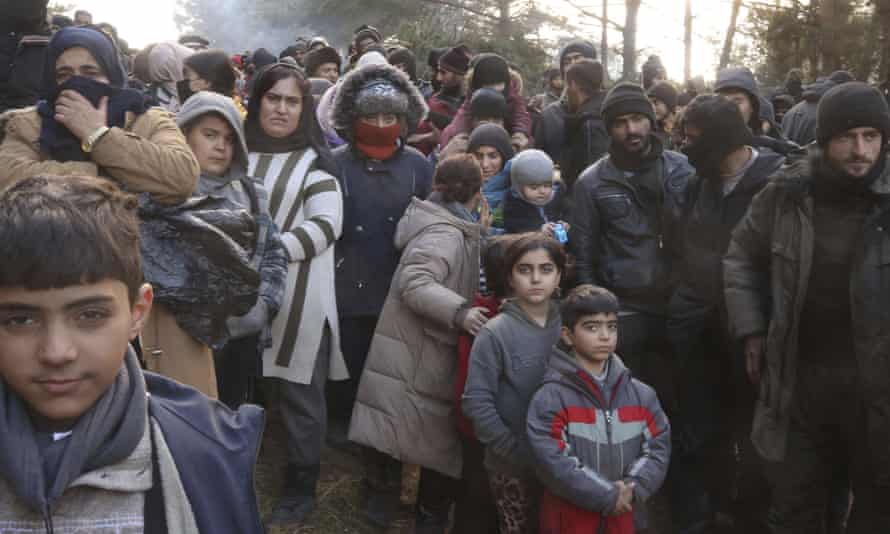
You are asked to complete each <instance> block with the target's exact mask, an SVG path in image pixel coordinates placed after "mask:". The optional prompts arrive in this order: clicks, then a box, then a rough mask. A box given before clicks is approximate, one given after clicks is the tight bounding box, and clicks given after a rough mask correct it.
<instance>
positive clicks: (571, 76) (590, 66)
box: [566, 58, 603, 95]
mask: <svg viewBox="0 0 890 534" xmlns="http://www.w3.org/2000/svg"><path fill="white" fill-rule="evenodd" d="M569 82H575V83H576V84H578V87H580V88H581V90H582V91H584V94H586V95H592V94H594V93H596V92H597V91H599V90H600V89H602V88H603V64H602V63H600V62H599V61H595V60H593V59H588V58H584V59H580V60H578V61H576V62H574V63H572V64H571V65H569V68H567V69H566V85H568V83H569Z"/></svg>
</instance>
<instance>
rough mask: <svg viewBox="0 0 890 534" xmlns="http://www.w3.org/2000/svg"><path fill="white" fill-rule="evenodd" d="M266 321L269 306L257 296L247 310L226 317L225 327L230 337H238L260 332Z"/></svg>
mask: <svg viewBox="0 0 890 534" xmlns="http://www.w3.org/2000/svg"><path fill="white" fill-rule="evenodd" d="M268 321H269V307H268V306H267V305H266V301H265V300H263V299H262V298H259V299H257V302H256V304H254V305H253V308H251V309H250V311H249V312H247V313H245V314H244V315H238V316H232V317H229V318H228V319H226V328H228V330H229V337H230V338H232V339H239V338H242V337H247V336H251V335H253V334H258V333H260V332H262V331H263V328H265V327H266V323H267V322H268Z"/></svg>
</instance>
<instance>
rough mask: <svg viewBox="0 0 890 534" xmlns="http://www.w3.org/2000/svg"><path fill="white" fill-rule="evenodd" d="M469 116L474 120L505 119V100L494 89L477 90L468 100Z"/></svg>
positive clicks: (501, 94)
mask: <svg viewBox="0 0 890 534" xmlns="http://www.w3.org/2000/svg"><path fill="white" fill-rule="evenodd" d="M470 116H471V117H473V118H474V119H488V118H498V119H504V120H506V119H507V99H505V98H504V95H503V93H499V92H497V91H495V90H494V89H485V88H483V89H479V90H477V91H476V92H475V93H473V98H471V99H470Z"/></svg>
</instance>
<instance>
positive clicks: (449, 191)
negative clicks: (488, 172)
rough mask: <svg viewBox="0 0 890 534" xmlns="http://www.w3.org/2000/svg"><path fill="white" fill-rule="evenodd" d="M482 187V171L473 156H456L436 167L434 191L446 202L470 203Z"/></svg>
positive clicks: (446, 159)
mask: <svg viewBox="0 0 890 534" xmlns="http://www.w3.org/2000/svg"><path fill="white" fill-rule="evenodd" d="M481 187H482V169H481V168H480V167H479V163H478V162H477V161H476V158H474V157H473V156H472V155H471V154H456V155H454V156H450V157H448V158H445V159H444V160H442V161H441V162H439V165H437V166H436V174H435V175H434V176H433V189H435V190H436V191H437V192H439V193H441V194H442V199H443V200H445V202H460V203H461V204H463V203H465V202H468V201H469V200H470V199H471V198H473V195H475V194H476V193H478V192H479V189H480V188H481Z"/></svg>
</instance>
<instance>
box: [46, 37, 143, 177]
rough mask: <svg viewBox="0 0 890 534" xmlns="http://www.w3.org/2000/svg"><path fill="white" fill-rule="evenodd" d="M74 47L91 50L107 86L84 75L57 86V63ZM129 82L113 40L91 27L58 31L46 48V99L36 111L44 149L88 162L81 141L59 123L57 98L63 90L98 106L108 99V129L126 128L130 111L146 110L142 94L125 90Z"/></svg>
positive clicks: (56, 157)
mask: <svg viewBox="0 0 890 534" xmlns="http://www.w3.org/2000/svg"><path fill="white" fill-rule="evenodd" d="M75 47H82V48H86V49H87V50H89V52H90V54H91V55H92V56H93V58H94V59H95V60H96V62H97V63H98V64H99V67H100V68H101V69H102V72H103V73H104V74H105V76H106V77H107V78H108V83H107V84H106V83H101V82H97V81H95V80H91V79H89V78H84V77H82V76H73V77H72V78H71V79H69V80H68V81H66V82H65V83H63V84H62V85H59V84H58V83H56V62H57V61H58V59H59V57H60V56H61V55H62V54H63V53H65V51H66V50H68V49H71V48H75ZM126 81H127V72H126V70H124V66H123V65H122V64H121V62H120V59H119V56H118V53H117V49H116V48H115V45H114V43H113V42H112V40H111V38H109V37H108V36H107V35H105V34H104V33H102V32H99V31H97V30H93V29H90V28H75V27H69V28H63V29H62V30H59V32H57V33H56V34H55V36H53V38H52V39H51V40H50V42H49V45H48V47H47V53H46V66H45V68H44V72H43V83H42V87H41V94H42V96H43V100H41V101H40V102H38V104H37V112H38V113H39V114H40V117H41V119H42V122H41V128H40V146H41V148H43V149H44V150H45V151H46V152H48V153H49V155H50V156H51V157H52V158H53V159H54V160H56V161H88V160H89V157H88V156H87V154H85V153H84V152H83V151H82V150H81V148H80V145H81V143H80V140H79V139H78V138H77V137H75V136H74V134H72V133H71V132H70V131H69V130H68V128H66V127H65V126H64V125H62V124H60V123H58V122H56V120H55V115H56V99H57V98H58V97H59V94H61V92H62V91H65V90H68V89H70V90H73V91H76V92H78V93H80V94H81V95H83V96H84V97H85V98H86V99H87V100H89V101H90V103H92V104H93V105H94V106H97V107H98V105H99V102H100V101H101V100H102V97H106V96H107V97H108V122H107V126H109V127H112V126H117V127H123V126H124V123H125V121H126V115H127V112H133V113H137V114H141V113H144V112H145V109H146V108H145V100H144V98H143V97H142V94H140V93H139V92H138V91H134V90H132V89H125V88H124V86H125V84H126Z"/></svg>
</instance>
